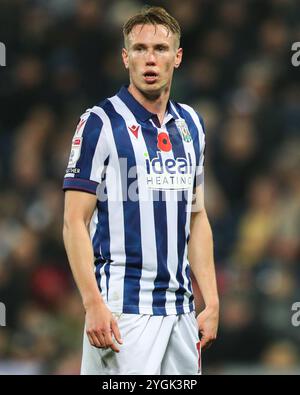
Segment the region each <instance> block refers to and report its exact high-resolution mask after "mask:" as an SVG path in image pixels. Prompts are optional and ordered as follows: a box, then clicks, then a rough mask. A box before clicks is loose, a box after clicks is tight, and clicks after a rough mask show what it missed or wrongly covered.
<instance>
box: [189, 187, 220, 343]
mask: <svg viewBox="0 0 300 395" xmlns="http://www.w3.org/2000/svg"><path fill="white" fill-rule="evenodd" d="M203 201H204V193H203V185H199V186H197V188H196V200H195V203H194V205H193V212H192V214H191V227H190V239H189V244H188V256H189V262H190V266H191V270H192V272H193V274H194V277H195V279H196V281H197V284H198V286H199V288H200V291H201V293H202V296H203V299H204V303H205V309H204V310H203V311H202V312H201V313H200V314H199V315H198V317H197V321H198V325H199V330H200V332H201V334H202V338H201V347H202V348H203V349H204V348H206V347H208V346H209V345H210V344H211V343H212V342H213V341H214V340H215V339H216V336H217V330H218V322H219V297H218V291H217V283H216V273H215V265H214V258H213V237H212V231H211V227H210V224H209V221H208V218H207V214H206V210H205V208H204V203H203Z"/></svg>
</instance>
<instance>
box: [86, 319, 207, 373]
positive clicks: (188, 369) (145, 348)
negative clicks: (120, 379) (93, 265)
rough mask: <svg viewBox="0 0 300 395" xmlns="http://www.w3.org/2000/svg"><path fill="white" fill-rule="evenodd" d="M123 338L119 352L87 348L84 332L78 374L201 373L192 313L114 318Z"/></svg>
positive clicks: (198, 348) (87, 343) (199, 351)
mask: <svg viewBox="0 0 300 395" xmlns="http://www.w3.org/2000/svg"><path fill="white" fill-rule="evenodd" d="M116 318H117V321H118V326H119V329H120V332H121V336H122V339H123V344H122V345H119V344H118V347H119V348H120V352H119V353H115V352H114V351H112V350H111V349H103V348H96V347H93V346H91V345H90V342H89V340H88V337H87V335H86V332H85V331H84V339H83V355H82V365H81V374H83V375H84V374H97V375H98V374H99V375H118V374H122V375H139V374H149V375H159V374H161V375H164V374H165V375H184V374H186V375H195V374H201V368H200V366H201V350H200V342H199V337H198V324H197V321H196V318H195V313H194V312H192V313H187V314H181V315H169V316H153V315H146V314H141V315H137V314H120V315H119V316H116Z"/></svg>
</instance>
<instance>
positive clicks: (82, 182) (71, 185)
mask: <svg viewBox="0 0 300 395" xmlns="http://www.w3.org/2000/svg"><path fill="white" fill-rule="evenodd" d="M98 185H99V183H98V182H96V181H91V180H87V179H85V178H72V177H66V178H65V179H64V182H63V187H62V189H63V190H64V191H66V190H68V189H76V190H78V191H83V192H89V193H93V194H94V195H96V192H97V187H98Z"/></svg>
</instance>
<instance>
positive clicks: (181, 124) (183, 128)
mask: <svg viewBox="0 0 300 395" xmlns="http://www.w3.org/2000/svg"><path fill="white" fill-rule="evenodd" d="M175 123H176V126H177V129H178V130H179V132H180V134H181V136H182V139H183V141H185V142H186V143H190V142H191V141H192V136H191V134H190V131H189V129H188V126H187V124H186V122H185V120H184V119H176V120H175Z"/></svg>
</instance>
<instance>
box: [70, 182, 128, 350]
mask: <svg viewBox="0 0 300 395" xmlns="http://www.w3.org/2000/svg"><path fill="white" fill-rule="evenodd" d="M96 202H97V197H96V196H95V195H93V194H90V193H86V192H81V191H72V190H67V191H66V193H65V211H64V226H63V239H64V244H65V248H66V252H67V255H68V259H69V262H70V266H71V269H72V273H73V276H74V279H75V282H76V284H77V286H78V289H79V291H80V294H81V298H82V302H83V306H84V308H85V311H86V332H87V335H88V338H89V341H90V343H91V345H92V346H95V347H100V348H102V347H103V348H104V347H110V348H111V349H112V350H113V351H115V352H118V351H119V348H118V347H117V345H116V344H115V343H114V342H113V338H112V334H113V335H114V337H115V339H116V340H117V342H118V343H119V344H122V340H121V335H120V332H119V328H118V325H117V322H116V320H115V318H114V317H113V315H112V313H111V312H110V310H109V309H108V308H107V306H106V305H105V303H104V301H103V298H102V296H101V294H100V292H99V289H98V286H97V282H96V278H95V274H94V253H93V248H92V243H91V240H90V236H89V231H88V229H89V224H90V220H91V217H92V215H93V212H94V209H95V206H96Z"/></svg>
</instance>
